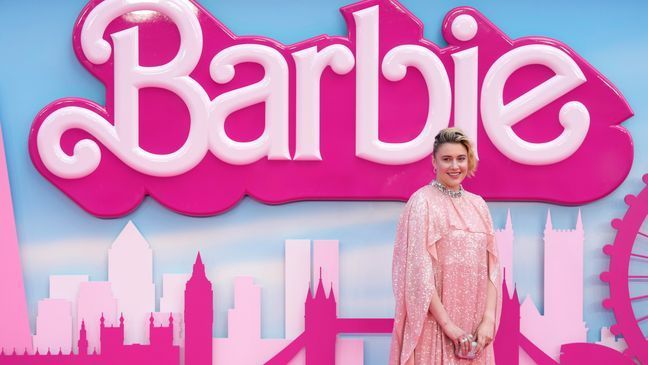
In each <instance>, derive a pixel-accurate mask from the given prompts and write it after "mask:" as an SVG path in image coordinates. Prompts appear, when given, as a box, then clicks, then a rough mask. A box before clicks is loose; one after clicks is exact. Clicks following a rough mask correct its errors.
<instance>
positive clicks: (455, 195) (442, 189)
mask: <svg viewBox="0 0 648 365" xmlns="http://www.w3.org/2000/svg"><path fill="white" fill-rule="evenodd" d="M432 185H433V186H434V187H435V188H437V189H439V191H440V192H442V193H443V194H445V195H447V196H449V197H451V198H460V197H461V195H462V193H463V191H464V190H463V187H462V186H461V185H459V190H458V191H454V190H450V189H448V188H447V187H446V186H445V185H443V184H441V183H440V182H439V181H437V180H436V179H435V180H432Z"/></svg>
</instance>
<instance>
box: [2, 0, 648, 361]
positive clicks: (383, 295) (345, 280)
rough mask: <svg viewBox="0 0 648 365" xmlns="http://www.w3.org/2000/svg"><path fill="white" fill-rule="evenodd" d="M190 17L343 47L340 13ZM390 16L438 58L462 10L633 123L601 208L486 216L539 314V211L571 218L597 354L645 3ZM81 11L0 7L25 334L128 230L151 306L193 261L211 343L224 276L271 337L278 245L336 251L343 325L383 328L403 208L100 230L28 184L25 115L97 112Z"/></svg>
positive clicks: (373, 348)
mask: <svg viewBox="0 0 648 365" xmlns="http://www.w3.org/2000/svg"><path fill="white" fill-rule="evenodd" d="M201 3H202V5H203V6H205V7H206V8H207V9H208V10H209V11H211V12H212V14H214V15H215V16H216V17H217V18H218V19H220V20H221V21H222V22H223V23H224V24H225V25H226V26H228V27H229V28H230V29H231V30H232V31H233V32H234V33H236V34H239V35H263V36H268V37H271V38H274V39H276V40H278V41H280V42H283V43H286V44H290V43H295V42H299V41H301V40H304V39H306V38H310V37H313V36H316V35H319V34H329V35H346V26H345V23H344V21H343V19H342V17H341V16H340V13H339V10H338V9H339V8H340V7H342V6H344V5H347V4H349V3H350V2H345V1H339V0H326V1H325V0H300V1H288V0H273V1H267V0H263V1H261V0H253V1H232V0H220V1H216V0H204V1H202V2H201ZM402 4H403V5H404V6H405V7H407V8H408V9H409V10H410V11H412V12H413V13H414V14H415V15H416V16H418V17H419V18H420V19H421V20H422V22H423V23H424V24H425V37H426V38H427V39H429V40H431V41H433V42H435V43H437V44H439V45H443V44H444V42H443V40H442V38H441V22H442V19H443V17H444V15H445V14H446V13H447V12H448V11H449V10H451V9H452V8H454V7H456V6H461V5H470V6H474V7H475V8H477V9H478V10H479V11H481V12H482V13H483V14H484V15H485V16H486V17H488V18H489V19H490V20H491V21H492V22H493V23H494V24H496V25H497V26H498V27H500V28H501V29H502V30H503V31H504V32H505V33H506V34H508V35H509V36H510V37H512V38H518V37H523V36H531V35H540V36H547V37H552V38H555V39H557V40H560V41H562V42H564V43H565V44H567V45H568V46H570V47H571V48H573V49H574V50H575V51H576V52H578V53H579V54H580V55H581V56H582V57H583V58H585V59H586V60H587V61H589V62H590V63H591V64H592V65H593V66H594V67H595V68H597V69H598V70H599V71H600V72H601V73H603V74H604V75H605V76H606V77H607V78H608V79H609V80H610V81H611V82H612V83H613V84H615V85H616V87H617V88H618V89H619V90H620V91H621V92H622V93H623V95H624V96H625V97H626V99H627V100H628V102H629V103H630V105H631V107H632V108H633V110H634V112H635V116H634V117H633V118H631V119H629V120H628V121H626V122H625V123H624V124H623V126H624V127H625V128H627V129H628V130H629V131H630V133H631V134H632V136H633V139H634V143H635V158H634V164H633V168H632V171H631V173H630V175H629V176H628V178H627V179H626V181H625V182H624V183H623V184H622V185H621V186H620V187H619V188H618V189H617V190H615V191H614V192H613V193H612V194H610V195H608V196H607V197H605V198H603V199H600V200H599V201H596V202H594V203H590V204H587V205H583V206H581V207H564V206H557V205H551V204H541V203H489V206H490V208H491V211H492V214H493V218H494V222H495V227H496V228H499V227H503V225H504V220H505V218H506V211H507V209H510V210H511V212H512V216H513V223H514V227H515V230H516V232H515V233H516V241H515V266H516V267H517V268H518V269H517V270H515V280H516V282H517V288H518V291H519V293H520V296H521V297H522V298H523V297H524V296H526V295H530V296H531V297H532V298H533V300H534V301H535V303H536V305H537V306H538V307H540V308H542V300H543V296H542V278H543V271H542V270H543V261H542V254H543V248H542V232H543V230H544V224H545V219H546V214H547V210H548V209H551V213H552V216H553V220H554V227H555V228H562V229H565V228H570V229H571V228H573V227H574V225H575V222H576V216H577V213H578V209H579V208H580V209H581V210H582V214H583V222H584V226H585V234H586V242H585V253H584V255H585V273H584V283H583V285H584V287H585V303H584V311H585V321H586V322H587V325H588V327H589V329H590V331H589V334H588V339H589V341H597V340H598V339H599V329H600V327H601V326H609V325H610V324H612V323H614V317H613V315H612V314H611V313H609V312H608V311H606V310H604V309H603V308H602V307H601V305H600V302H601V300H603V299H604V298H605V297H607V295H608V288H607V285H605V284H603V283H601V282H599V280H598V275H599V273H600V272H601V271H604V270H606V269H607V265H608V259H607V257H606V256H605V255H603V254H602V253H601V248H602V247H603V245H604V244H607V243H610V242H612V240H613V239H614V234H615V231H614V230H612V229H611V227H610V225H609V222H610V220H611V219H613V218H615V217H621V216H622V215H623V214H624V213H625V211H626V209H627V207H626V205H625V204H624V203H623V197H624V196H625V195H626V194H629V193H633V194H636V193H638V192H639V191H640V190H641V189H642V188H643V187H644V185H643V183H641V176H642V175H643V174H644V173H646V172H648V161H647V158H648V144H647V143H646V137H648V126H647V125H646V121H645V119H646V115H647V111H648V110H647V109H648V92H646V91H645V85H648V68H647V67H646V66H645V64H646V62H648V28H647V27H646V26H645V19H644V18H643V17H644V16H645V14H646V13H647V11H648V9H647V8H648V2H643V1H616V2H602V1H596V2H592V1H585V0H574V1H569V2H564V1H546V2H544V3H539V2H537V1H519V0H515V1H497V2H483V1H431V0H405V1H402ZM84 5H85V1H82V0H66V1H49V2H42V1H35V0H30V1H27V0H26V1H1V2H0V9H1V10H0V50H1V51H0V52H1V54H2V56H1V57H0V123H2V133H3V137H4V143H5V148H6V153H7V160H8V161H7V163H8V167H9V174H10V182H11V186H12V196H13V200H14V208H15V213H16V220H17V226H18V236H19V240H20V244H21V255H22V260H23V266H24V271H25V283H26V284H25V285H26V288H27V296H28V301H29V305H30V315H31V316H32V325H33V320H34V317H35V314H36V313H35V312H36V303H37V301H38V300H39V299H41V298H43V297H46V296H47V295H48V292H47V285H48V284H47V279H48V275H50V274H65V273H70V274H73V273H87V274H90V275H91V278H92V279H93V280H104V279H106V278H107V274H106V264H107V256H106V253H107V251H106V250H107V249H108V248H109V246H110V244H111V242H112V240H114V239H115V238H116V237H117V235H118V234H119V232H120V230H121V229H122V228H123V227H124V226H125V225H126V223H127V222H128V220H132V221H133V222H134V223H135V224H136V225H137V226H138V228H139V229H140V231H141V232H142V234H143V235H144V236H145V237H146V238H147V239H148V240H149V242H150V243H151V245H152V247H153V249H154V260H155V262H154V267H155V268H154V270H155V279H156V280H158V283H157V284H158V286H157V288H158V292H157V294H158V296H159V295H160V294H161V290H160V288H161V287H160V285H159V284H160V283H159V280H161V276H162V273H173V272H187V271H188V270H190V267H191V263H192V262H193V258H194V255H195V253H196V250H197V249H200V250H201V252H203V254H204V257H205V261H206V263H207V265H208V266H209V268H210V270H211V272H210V273H211V275H212V279H214V280H215V288H216V295H217V298H216V314H217V316H216V328H215V334H216V335H217V336H224V335H225V331H226V324H225V319H226V312H227V309H228V308H231V306H232V298H233V297H232V285H233V283H232V279H233V277H234V276H236V275H250V276H254V277H255V282H256V283H257V284H259V285H261V286H262V288H263V289H262V301H263V303H262V304H263V311H262V322H263V331H262V334H263V336H267V337H280V336H283V267H282V260H283V242H284V240H285V239H289V238H310V239H339V240H340V253H341V266H340V267H341V275H340V278H341V284H340V286H341V287H340V289H341V290H340V293H341V304H340V314H341V315H342V316H362V317H366V316H377V317H387V316H391V315H393V299H392V294H391V245H392V239H393V236H394V232H395V224H396V220H397V218H398V215H399V213H400V210H401V209H402V203H398V202H299V203H291V204H285V205H278V206H268V205H264V204H261V203H258V202H255V201H253V200H251V199H245V200H243V201H242V202H241V203H240V204H239V205H238V206H236V207H235V208H234V209H233V210H231V211H229V212H227V213H226V214H223V215H219V216H215V217H209V218H191V217H186V216H182V215H178V214H175V213H172V212H169V211H167V210H166V209H164V208H163V207H161V206H160V205H158V204H157V203H155V202H153V201H151V200H150V199H147V200H146V201H145V202H144V204H143V205H142V206H141V207H140V208H138V209H137V210H136V211H135V212H134V213H132V214H130V215H129V216H127V217H124V218H119V219H112V220H104V219H98V218H95V217H93V216H91V215H89V214H87V213H86V212H85V211H83V210H82V209H81V208H79V207H78V206H77V205H76V204H75V203H73V202H72V201H71V200H69V199H68V198H67V197H65V196H64V194H63V193H61V192H60V191H58V190H57V189H56V188H55V187H54V186H53V185H51V184H50V183H49V182H47V181H46V180H45V179H44V178H42V177H41V176H40V175H39V174H38V173H37V172H36V170H35V169H34V167H33V165H32V163H31V161H30V160H29V156H28V152H27V139H28V134H29V129H30V126H31V123H32V120H33V118H34V117H35V115H36V113H38V111H39V110H40V109H41V108H42V107H44V106H45V105H47V104H48V103H50V102H51V101H53V100H55V99H58V98H62V97H68V96H76V97H83V98H87V99H91V100H94V101H96V102H98V103H99V104H104V100H105V99H104V88H103V85H102V84H101V83H100V82H98V81H97V80H95V79H94V78H93V77H92V76H90V74H89V73H88V72H87V71H86V70H85V69H84V68H83V67H82V66H81V65H80V64H79V62H78V61H77V59H76V57H75V55H74V53H73V51H72V41H71V39H72V28H73V26H74V22H75V21H76V18H77V16H78V14H79V12H80V11H81V9H82V8H83V6H84ZM512 178H514V177H512ZM556 183H557V184H560V183H561V182H560V181H556ZM358 262H365V263H371V265H366V266H365V265H358V264H357V263H358ZM644 266H647V265H644ZM646 307H648V305H646V304H645V303H644V304H643V306H642V307H641V308H640V309H641V310H643V311H644V312H646V309H647V308H646ZM644 330H646V329H644ZM644 333H647V332H646V331H644ZM388 343H389V338H388V337H375V338H371V339H370V340H369V341H368V345H367V349H368V350H367V351H366V353H365V356H366V359H367V363H370V364H377V363H385V362H386V360H385V358H386V354H387V351H388V350H387V347H388Z"/></svg>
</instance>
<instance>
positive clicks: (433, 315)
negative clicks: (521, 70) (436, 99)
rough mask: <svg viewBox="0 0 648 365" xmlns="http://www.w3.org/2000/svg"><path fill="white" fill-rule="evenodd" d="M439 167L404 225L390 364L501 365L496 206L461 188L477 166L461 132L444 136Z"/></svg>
mask: <svg viewBox="0 0 648 365" xmlns="http://www.w3.org/2000/svg"><path fill="white" fill-rule="evenodd" d="M432 164H433V165H434V170H435V172H436V178H435V180H433V181H432V183H430V184H429V185H427V186H424V187H422V188H421V189H419V190H418V191H417V192H415V193H414V194H413V195H412V197H411V198H410V199H409V201H408V202H407V205H406V207H405V211H404V212H403V214H402V215H401V219H400V223H399V226H398V232H397V236H396V243H395V246H394V262H393V280H394V282H393V286H394V295H395V299H396V315H395V319H394V333H393V337H392V347H391V355H390V362H389V363H390V364H391V365H419V364H420V365H428V364H466V365H468V364H471V365H472V364H475V365H476V364H494V363H495V357H494V354H493V346H492V345H491V343H492V340H493V338H494V337H495V332H496V329H497V325H498V323H499V311H500V307H501V275H500V274H499V267H498V259H497V249H496V246H495V239H494V234H493V228H492V220H491V216H490V213H489V211H488V206H487V205H486V203H485V202H484V200H483V199H482V198H481V197H480V196H478V195H475V194H472V193H469V192H467V191H465V190H463V188H462V187H461V182H462V181H463V179H464V178H465V177H466V176H472V175H473V174H474V171H475V168H476V164H477V161H476V158H475V154H474V152H473V148H472V145H471V143H470V141H469V140H468V138H467V137H466V136H465V135H464V133H463V132H462V131H461V130H459V129H457V128H447V129H444V130H442V131H441V132H439V134H438V135H437V136H436V137H435V140H434V151H433V160H432ZM474 342H476V344H475V343H474Z"/></svg>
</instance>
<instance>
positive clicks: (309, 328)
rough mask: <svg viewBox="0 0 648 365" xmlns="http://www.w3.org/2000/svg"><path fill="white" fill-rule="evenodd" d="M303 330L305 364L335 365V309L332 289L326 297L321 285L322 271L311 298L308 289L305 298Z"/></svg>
mask: <svg viewBox="0 0 648 365" xmlns="http://www.w3.org/2000/svg"><path fill="white" fill-rule="evenodd" d="M305 312H306V315H305V318H304V328H305V333H306V364H335V340H336V336H337V329H336V326H335V325H336V323H337V309H336V303H335V295H334V294H333V288H332V287H331V289H330V290H329V295H328V297H327V296H326V293H325V291H324V285H323V284H322V270H321V269H320V278H319V282H318V284H317V289H316V291H315V297H313V296H312V292H311V290H310V288H309V289H308V296H307V297H306V308H305Z"/></svg>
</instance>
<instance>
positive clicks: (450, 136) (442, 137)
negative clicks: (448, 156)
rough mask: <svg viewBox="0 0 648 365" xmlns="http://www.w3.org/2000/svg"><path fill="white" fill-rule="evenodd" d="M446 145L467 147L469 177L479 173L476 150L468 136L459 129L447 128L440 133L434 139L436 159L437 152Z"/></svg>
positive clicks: (433, 152) (433, 151)
mask: <svg viewBox="0 0 648 365" xmlns="http://www.w3.org/2000/svg"><path fill="white" fill-rule="evenodd" d="M444 143H459V144H462V145H463V146H464V147H466V151H468V174H467V175H468V176H474V175H475V171H477V157H476V156H475V150H474V148H473V144H472V142H471V141H470V139H469V138H468V137H467V136H466V134H465V133H464V132H463V131H462V130H461V129H459V128H456V127H453V128H445V129H442V130H441V131H439V134H437V135H436V137H434V149H433V150H432V154H433V155H434V157H435V158H436V154H437V150H438V149H439V147H441V145H442V144H444Z"/></svg>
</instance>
